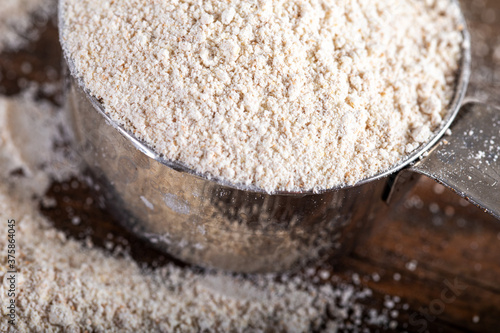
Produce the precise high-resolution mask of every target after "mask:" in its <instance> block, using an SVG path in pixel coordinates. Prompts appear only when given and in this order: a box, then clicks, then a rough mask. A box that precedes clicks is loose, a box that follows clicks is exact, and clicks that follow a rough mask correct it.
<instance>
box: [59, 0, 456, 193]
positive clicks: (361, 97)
mask: <svg viewBox="0 0 500 333" xmlns="http://www.w3.org/2000/svg"><path fill="white" fill-rule="evenodd" d="M62 9H63V20H64V24H65V26H64V29H63V34H62V40H63V43H64V46H65V49H66V53H67V55H68V56H69V57H70V58H71V59H72V61H73V62H74V67H75V68H74V69H75V71H76V74H77V75H78V76H79V77H80V78H81V79H82V80H83V83H84V85H85V86H86V88H88V89H89V90H90V92H91V93H92V94H93V95H94V96H95V97H97V98H99V99H100V100H101V101H102V103H103V105H104V107H105V110H106V111H107V112H108V113H109V115H110V116H111V117H112V119H114V120H115V121H116V122H117V123H119V124H120V125H122V126H124V127H125V129H127V130H129V131H130V132H131V133H133V134H134V135H136V136H137V137H138V138H140V139H142V140H143V141H145V142H146V143H147V144H148V145H149V146H150V147H152V148H153V149H154V150H156V151H157V152H158V153H160V154H162V155H163V156H164V157H165V158H167V159H170V160H174V161H178V162H180V163H181V164H183V165H185V166H187V167H189V168H192V169H194V170H195V171H197V172H199V173H203V174H206V175H209V176H214V177H218V178H221V179H225V180H228V181H230V182H232V183H235V184H241V185H255V186H257V187H259V188H262V189H265V190H267V191H270V192H272V191H276V190H286V191H296V190H299V191H300V190H319V189H325V188H331V187H335V186H339V185H344V184H354V183H356V182H358V181H360V180H362V179H365V178H367V177H370V176H373V175H375V174H377V173H380V172H382V171H384V170H387V169H388V168H390V167H391V166H393V165H395V164H397V163H398V162H400V161H401V160H402V159H404V158H405V156H408V154H409V153H410V152H412V151H413V150H415V149H416V148H417V147H418V146H420V145H421V144H422V143H424V142H426V141H427V140H428V139H429V138H430V136H431V134H432V131H433V130H434V129H435V128H436V126H438V125H439V124H440V123H441V122H442V117H443V116H444V114H445V112H446V110H447V107H448V105H449V102H450V100H451V98H452V96H453V91H454V87H455V78H456V72H457V69H458V62H459V58H460V51H461V46H462V35H461V26H460V23H459V9H458V7H457V6H456V4H455V3H452V2H451V1H450V0H425V1H424V0H349V1H346V0H323V1H320V0H300V1H299V0H277V1H260V0H245V1H243V0H231V1H220V0H207V1H201V0H199V1H194V0H193V1H189V0H171V1H145V0H121V1H114V0H65V1H63V6H62Z"/></svg>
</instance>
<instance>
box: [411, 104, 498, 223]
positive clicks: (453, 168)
mask: <svg viewBox="0 0 500 333" xmlns="http://www.w3.org/2000/svg"><path fill="white" fill-rule="evenodd" d="M450 129H451V131H452V134H451V135H448V136H445V137H444V138H442V139H441V141H440V142H439V143H438V144H437V145H436V146H434V148H432V149H431V150H430V151H429V153H428V155H427V156H426V157H424V158H423V159H421V160H420V161H418V162H417V163H415V164H414V165H413V166H411V167H410V169H409V170H410V171H413V172H416V173H419V174H423V175H426V176H428V177H430V178H432V179H434V180H436V181H438V182H439V183H442V184H443V185H445V186H447V187H449V188H451V189H452V190H454V191H455V192H456V193H458V194H459V195H460V196H462V197H464V198H465V199H467V200H469V201H470V202H472V203H474V204H475V205H477V206H479V207H480V208H482V209H484V210H485V211H486V212H488V213H490V214H492V215H493V216H495V217H497V218H498V219H500V109H498V108H495V107H492V106H488V105H484V104H479V103H468V104H465V105H464V106H462V109H461V110H460V112H459V113H458V116H457V119H456V120H455V121H454V123H453V124H452V126H451V128H450Z"/></svg>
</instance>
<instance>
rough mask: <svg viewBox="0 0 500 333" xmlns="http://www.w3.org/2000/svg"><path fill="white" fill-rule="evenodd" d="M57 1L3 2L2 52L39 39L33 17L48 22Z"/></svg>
mask: <svg viewBox="0 0 500 333" xmlns="http://www.w3.org/2000/svg"><path fill="white" fill-rule="evenodd" d="M54 3H55V0H2V2H1V3H0V52H1V51H4V50H14V49H18V48H20V47H22V46H23V45H25V44H26V42H27V41H29V40H31V39H34V38H36V37H37V31H36V30H31V31H30V28H32V27H33V20H32V19H33V17H32V16H33V15H36V16H37V18H38V19H40V20H46V19H47V18H48V17H49V16H50V15H51V14H52V13H54V9H55V7H54V5H53V4H54Z"/></svg>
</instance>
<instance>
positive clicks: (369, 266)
mask: <svg viewBox="0 0 500 333" xmlns="http://www.w3.org/2000/svg"><path fill="white" fill-rule="evenodd" d="M463 5H464V9H465V12H466V16H467V18H468V20H469V26H470V28H471V32H472V37H473V54H474V62H473V76H472V82H471V86H470V88H469V93H468V95H469V96H472V97H473V98H475V99H480V100H483V101H488V102H490V103H496V104H499V105H500V94H499V93H498V89H499V88H500V1H493V0H489V1H486V0H482V1H477V0H476V1H463ZM39 28H40V29H42V30H44V32H43V34H42V36H41V38H40V40H39V41H37V42H34V43H32V44H31V45H30V46H29V47H27V48H26V49H24V50H21V51H20V52H16V53H8V52H7V53H3V54H0V73H1V75H0V93H3V94H7V95H15V94H17V93H18V92H19V91H20V87H19V86H23V85H24V84H25V83H26V82H27V81H35V82H39V83H46V82H57V80H58V79H59V76H60V73H59V65H60V63H61V58H60V52H59V47H58V40H57V31H56V28H55V26H54V24H53V23H50V22H49V23H48V24H47V25H45V24H39ZM496 45H498V46H497V47H495V46H496ZM26 63H29V64H31V66H32V71H31V72H28V71H26ZM23 69H24V71H23ZM58 94H59V92H58V91H56V92H44V91H43V89H40V91H39V94H38V95H39V97H40V98H46V99H49V100H51V101H52V102H54V103H60V100H59V97H58V96H59V95H58ZM13 177H22V175H19V174H18V175H13ZM492 195H500V194H498V193H497V194H492ZM47 196H48V197H51V198H54V199H55V200H56V202H57V205H55V206H52V205H50V206H46V205H44V204H43V202H42V201H41V202H40V208H41V210H42V212H43V213H44V214H45V215H46V216H47V217H48V218H49V219H50V220H51V221H53V223H54V225H55V226H56V227H57V228H59V229H61V230H63V231H64V232H66V233H67V234H68V235H71V236H72V237H75V238H78V239H89V240H91V241H92V242H93V243H94V244H95V245H96V246H99V247H102V248H103V249H104V250H105V251H119V250H120V249H121V248H126V249H128V250H129V251H130V253H131V255H132V257H133V258H134V259H135V260H137V261H138V262H139V263H142V264H144V265H146V266H150V267H152V266H158V265H162V264H165V263H167V262H174V263H176V264H178V265H183V264H182V263H180V262H178V261H175V260H173V259H171V258H169V257H168V256H167V255H163V254H160V253H158V252H157V251H156V250H154V249H153V248H151V247H150V246H148V245H147V244H145V243H143V242H142V241H140V240H139V239H137V238H136V237H134V235H132V234H130V233H128V232H127V231H125V230H123V229H122V228H120V227H119V226H118V225H117V224H116V223H115V221H114V220H113V218H112V216H110V215H109V213H108V212H107V211H106V209H105V205H104V204H103V202H102V199H100V194H99V193H98V192H96V191H95V190H93V189H90V188H89V187H88V186H87V185H86V184H85V182H82V181H80V180H78V179H72V180H70V181H68V182H64V183H54V184H53V185H52V187H51V188H50V189H49V191H48V193H47ZM74 217H78V218H79V220H75V219H74ZM321 269H328V270H331V271H332V272H334V273H335V274H334V275H335V276H334V278H332V279H329V280H328V281H319V282H318V283H332V284H337V283H339V281H340V282H341V281H349V282H356V280H357V279H356V276H359V277H360V282H359V283H360V288H361V287H362V286H367V287H369V288H370V289H372V290H373V296H372V297H370V298H367V299H366V300H365V301H364V304H365V305H366V308H367V311H369V309H370V308H374V309H377V310H378V311H379V312H384V313H386V314H387V315H388V316H389V317H391V311H393V310H397V314H396V312H393V313H392V315H394V317H395V323H393V324H392V325H388V324H387V325H383V327H376V326H374V327H370V326H369V325H367V324H366V323H364V324H363V325H362V326H361V327H365V328H373V329H374V330H380V331H409V332H424V331H430V332H498V331H500V221H497V220H495V219H494V218H493V217H491V216H489V215H486V214H485V213H483V212H482V211H481V210H480V209H477V208H476V207H474V206H472V205H469V204H468V203H467V202H466V201H464V200H463V199H461V198H459V197H457V196H456V195H455V194H454V193H452V192H451V191H449V190H446V189H444V188H443V187H442V186H440V185H437V184H435V183H434V182H432V181H431V180H429V179H425V178H422V179H421V180H420V181H419V183H418V184H417V186H416V187H415V188H414V189H413V190H412V192H411V193H410V194H409V195H408V198H407V199H406V200H404V201H401V202H399V203H395V204H392V205H391V206H390V207H388V209H387V210H386V211H385V212H383V213H381V214H380V215H379V216H378V217H377V221H376V223H374V225H373V226H372V228H371V230H370V231H369V232H367V234H365V235H363V237H362V239H361V240H360V242H359V243H358V246H357V247H356V249H355V250H354V252H353V253H352V254H351V255H349V256H348V257H346V258H344V259H343V260H342V261H341V262H340V263H338V264H337V265H336V266H335V267H334V269H332V268H331V267H330V266H329V265H328V263H326V264H324V265H323V266H322V267H321ZM353 276H354V278H353ZM311 279H314V277H311ZM316 280H317V276H316V279H315V281H316ZM450 286H451V287H450ZM395 296H397V297H396V300H398V297H399V298H400V301H399V302H395V304H394V307H393V308H392V307H391V305H392V300H394V299H395V298H394V297H395ZM325 316H328V314H325Z"/></svg>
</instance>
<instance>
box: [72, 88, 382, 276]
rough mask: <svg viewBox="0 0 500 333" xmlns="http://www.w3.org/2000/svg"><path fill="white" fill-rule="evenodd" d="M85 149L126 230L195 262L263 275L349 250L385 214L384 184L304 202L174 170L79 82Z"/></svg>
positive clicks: (76, 105)
mask: <svg viewBox="0 0 500 333" xmlns="http://www.w3.org/2000/svg"><path fill="white" fill-rule="evenodd" d="M67 97H68V103H67V104H68V109H69V111H70V113H71V117H72V123H73V128H74V131H75V140H76V145H77V147H78V151H79V153H80V154H81V156H82V157H83V159H84V161H85V162H86V164H87V166H88V168H89V169H90V171H91V172H92V173H93V175H94V176H95V179H96V180H97V181H98V182H99V183H100V185H101V186H102V187H103V190H104V191H103V192H104V193H105V194H106V196H107V200H106V201H107V206H108V208H109V209H110V211H111V212H112V213H113V214H114V215H116V216H117V217H118V219H119V220H120V221H121V223H122V224H123V225H124V226H125V227H126V228H128V229H130V230H131V231H133V232H134V233H135V234H136V235H139V236H140V237H143V238H145V239H147V240H148V241H150V242H151V243H152V244H154V245H155V246H156V247H158V248H159V249H161V250H163V251H166V252H168V253H169V254H171V255H173V256H175V257H177V258H179V259H181V260H183V261H186V262H189V263H192V264H195V265H200V266H203V267H210V268H218V269H223V270H228V271H236V272H245V273H256V272H273V271H283V270H291V269H293V268H296V267H300V266H302V265H303V264H304V263H306V262H308V261H311V260H318V259H319V258H324V257H329V258H331V257H337V256H340V255H342V254H343V253H345V252H347V251H349V250H350V249H351V248H352V247H353V245H354V243H355V240H356V238H357V236H358V235H359V234H360V230H366V224H367V223H369V222H370V221H371V220H373V217H374V216H375V213H376V211H377V210H378V209H380V208H383V206H384V201H383V200H382V194H383V191H384V189H385V187H386V183H387V181H386V180H387V178H386V177H385V178H381V179H378V180H374V181H371V182H368V183H365V184H363V185H359V186H354V187H348V188H343V189H337V190H332V191H326V192H323V193H306V194H300V193H296V194H293V193H292V194H290V193H289V194H268V193H265V192H262V191H252V190H248V189H239V188H236V187H232V186H227V185H223V184H221V183H219V182H215V181H212V180H208V179H206V178H203V177H199V176H197V175H194V174H191V173H188V172H185V171H183V170H176V169H175V168H172V167H169V166H166V165H165V164H164V163H161V162H159V161H157V160H156V159H154V158H152V157H150V156H148V154H147V152H144V151H141V150H140V149H138V146H139V147H140V143H138V142H135V141H134V140H133V139H131V138H130V137H126V135H124V133H123V131H120V129H119V128H117V126H116V125H114V124H113V123H112V122H110V121H105V119H104V118H103V111H102V110H99V108H100V106H99V103H98V102H97V101H95V100H93V98H92V97H90V96H89V95H88V94H87V93H86V92H85V91H84V90H83V89H82V88H81V87H80V86H79V85H78V84H77V82H76V81H75V80H74V79H70V87H69V91H68V93H67Z"/></svg>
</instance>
